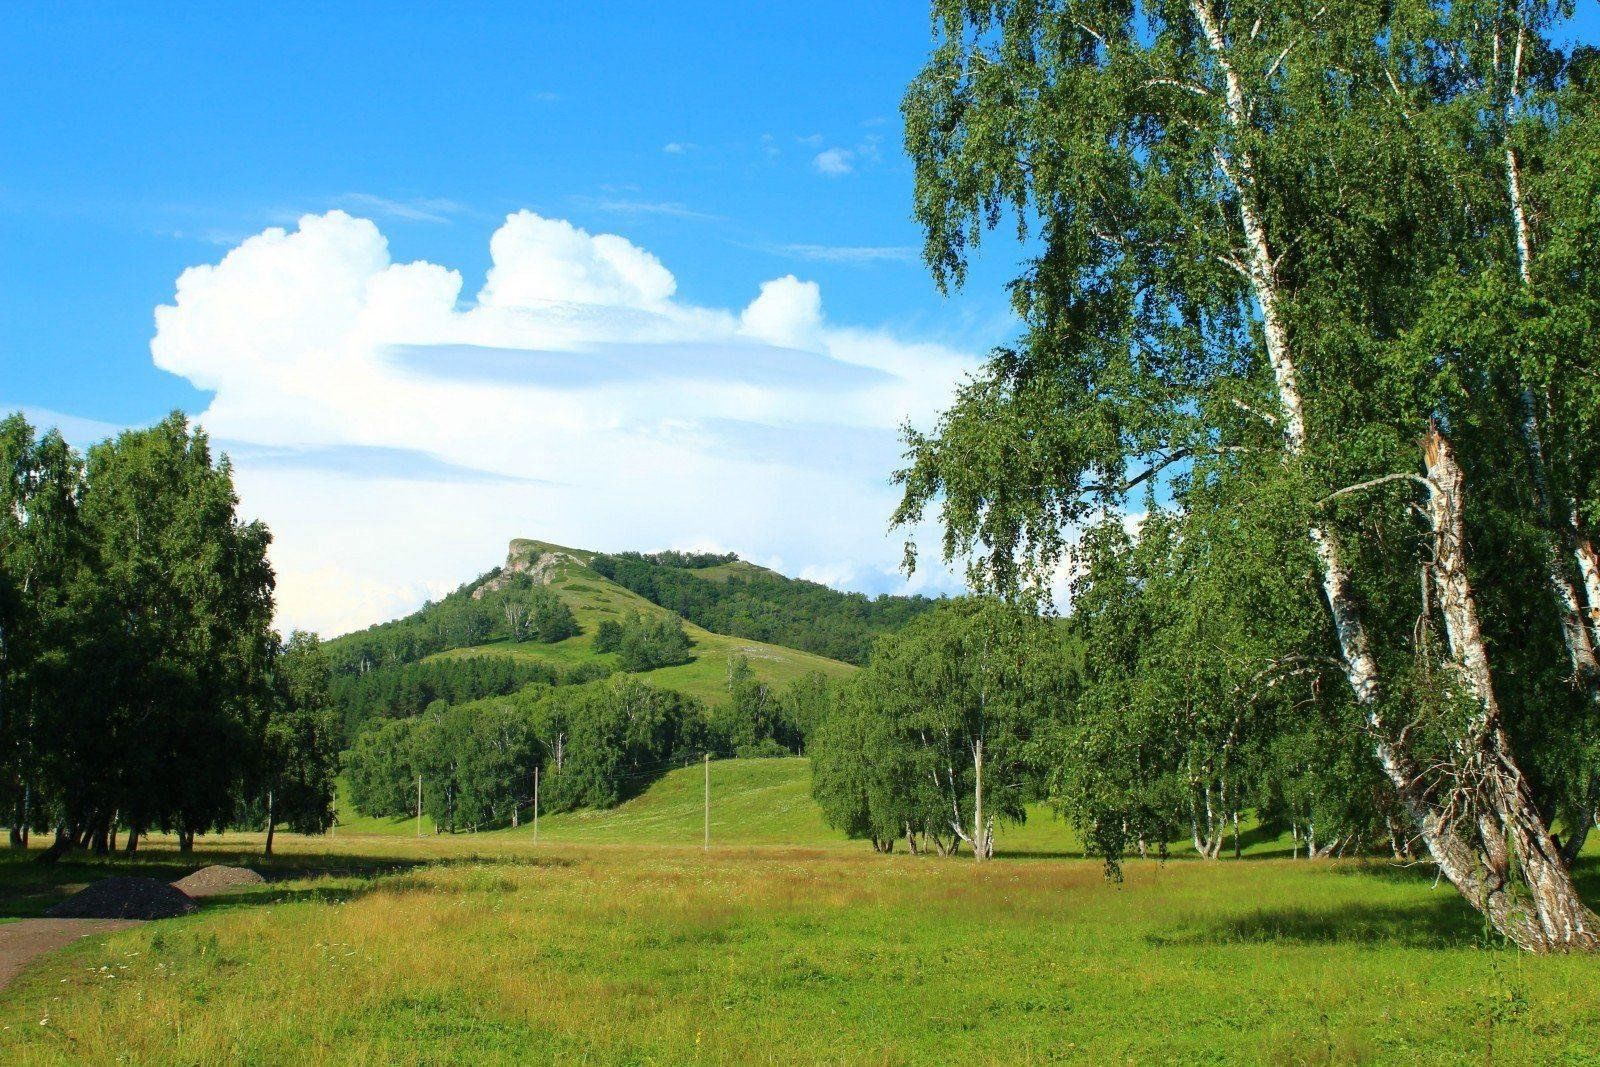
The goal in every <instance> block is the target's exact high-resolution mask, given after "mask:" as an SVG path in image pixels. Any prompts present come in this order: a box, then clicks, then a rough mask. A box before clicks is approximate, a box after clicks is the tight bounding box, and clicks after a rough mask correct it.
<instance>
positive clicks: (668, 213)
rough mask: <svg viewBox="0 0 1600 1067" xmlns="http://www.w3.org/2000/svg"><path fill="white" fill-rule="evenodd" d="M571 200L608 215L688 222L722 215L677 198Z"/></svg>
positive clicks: (721, 217) (590, 197)
mask: <svg viewBox="0 0 1600 1067" xmlns="http://www.w3.org/2000/svg"><path fill="white" fill-rule="evenodd" d="M572 202H573V203H574V204H577V205H578V206H579V207H585V208H588V209H589V210H591V211H600V212H604V213H605V214H608V215H634V216H638V215H659V216H663V217H665V218H672V219H686V220H688V221H690V222H722V221H724V218H723V216H721V215H713V214H710V213H709V212H705V211H696V210H695V209H694V208H692V207H690V206H689V205H687V204H684V203H681V202H679V201H677V200H632V199H625V198H621V197H592V196H575V197H573V198H572Z"/></svg>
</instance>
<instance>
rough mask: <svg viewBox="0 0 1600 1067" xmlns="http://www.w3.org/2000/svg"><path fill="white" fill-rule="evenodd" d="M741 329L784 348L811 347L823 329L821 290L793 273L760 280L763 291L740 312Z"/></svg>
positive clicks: (813, 283)
mask: <svg viewBox="0 0 1600 1067" xmlns="http://www.w3.org/2000/svg"><path fill="white" fill-rule="evenodd" d="M739 328H740V330H741V331H742V332H744V333H746V334H748V335H750V336H751V337H755V338H757V339H759V340H762V341H767V342H769V343H771V344H775V345H781V346H783V347H785V348H811V347H813V346H814V345H816V343H817V340H818V335H819V331H820V330H821V329H822V290H821V289H820V288H819V287H818V286H817V283H816V282H803V281H801V280H800V279H799V278H796V277H795V276H794V275H793V274H786V275H784V276H783V277H782V278H777V279H774V280H773V281H770V282H762V283H761V294H760V295H759V296H757V297H756V298H755V299H754V300H752V301H751V302H750V306H749V307H747V308H745V309H744V311H743V312H742V313H740V315H739Z"/></svg>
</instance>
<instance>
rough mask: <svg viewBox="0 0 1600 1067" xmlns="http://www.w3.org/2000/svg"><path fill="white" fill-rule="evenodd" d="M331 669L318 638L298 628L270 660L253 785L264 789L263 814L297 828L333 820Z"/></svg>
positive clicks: (321, 827) (319, 829)
mask: <svg viewBox="0 0 1600 1067" xmlns="http://www.w3.org/2000/svg"><path fill="white" fill-rule="evenodd" d="M332 674H333V672H332V668H331V667H330V666H329V664H328V658H327V656H326V655H325V654H324V653H323V650H322V643H321V641H319V640H318V639H317V636H316V635H315V634H309V633H305V632H302V631H299V630H297V631H295V632H294V633H292V634H290V635H289V640H288V642H287V643H286V644H285V645H284V646H283V648H282V649H281V650H280V651H279V652H278V654H277V655H276V657H275V658H274V660H273V677H272V694H273V699H272V702H271V704H270V705H269V707H268V712H267V722H266V729H265V737H264V748H263V754H262V763H263V770H264V773H263V775H262V781H261V783H260V784H259V786H258V790H264V791H265V793H266V801H265V807H266V808H267V811H266V816H267V818H268V820H270V822H271V823H272V824H274V825H275V824H276V823H278V822H282V823H283V824H284V826H285V827H287V828H288V829H289V830H291V831H293V832H294V833H297V834H320V833H323V832H324V831H326V830H327V829H328V827H329V826H331V825H332V824H333V801H334V796H333V781H334V775H335V773H336V772H337V770H338V763H339V750H338V737H339V734H338V722H337V720H336V719H335V717H334V710H333V706H332V703H331V700H330V697H329V692H328V683H329V681H330V680H331V678H332ZM258 800H259V798H258Z"/></svg>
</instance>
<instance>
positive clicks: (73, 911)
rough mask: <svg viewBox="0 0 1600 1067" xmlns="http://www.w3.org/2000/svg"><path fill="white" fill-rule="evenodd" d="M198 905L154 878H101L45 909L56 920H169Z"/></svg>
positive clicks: (184, 894) (185, 895)
mask: <svg viewBox="0 0 1600 1067" xmlns="http://www.w3.org/2000/svg"><path fill="white" fill-rule="evenodd" d="M199 906H200V905H198V904H196V903H195V902H194V901H193V900H192V899H190V897H189V894H187V893H185V892H184V891H183V890H181V889H177V888H174V887H173V886H170V885H168V884H167V883H166V882H163V881H160V880H159V879H156V878H129V877H117V878H104V879H101V880H100V881H98V882H95V883H94V884H93V885H90V886H87V887H85V888H84V889H82V890H80V891H78V892H76V893H74V894H73V895H72V896H70V897H68V898H67V899H66V900H63V901H62V902H61V903H59V904H55V905H52V906H51V907H49V908H46V909H45V914H46V915H49V916H52V917H54V918H58V919H170V918H172V917H173V916H175V915H187V914H189V913H190V912H191V911H194V910H195V909H196V908H198V907H199Z"/></svg>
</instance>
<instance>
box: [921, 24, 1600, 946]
mask: <svg viewBox="0 0 1600 1067" xmlns="http://www.w3.org/2000/svg"><path fill="white" fill-rule="evenodd" d="M933 8H934V12H935V18H934V25H935V37H936V40H935V45H934V49H933V52H932V54H931V56H930V58H929V61H928V64H927V66H926V68H925V69H924V71H923V72H922V74H921V75H920V76H919V77H918V78H917V79H916V81H915V82H914V83H913V84H912V86H911V88H910V89H909V91H908V93H907V95H906V98H905V101H904V111H905V117H906V139H907V149H908V152H909V154H910V155H911V157H912V159H913V160H914V163H915V167H916V173H917V189H916V211H917V215H918V218H919V220H920V222H921V223H922V225H923V227H924V232H925V235H926V258H927V261H928V263H929V264H930V266H931V267H932V268H933V271H934V273H935V276H936V278H937V280H938V281H939V283H940V284H941V285H952V284H953V285H959V284H961V283H962V281H963V280H964V277H965V270H966V257H967V253H968V249H970V248H971V247H973V246H974V245H976V244H977V243H978V242H979V240H980V239H981V238H982V237H983V236H984V234H985V233H986V232H987V231H988V230H989V229H991V228H992V227H994V226H996V225H998V224H1000V222H1001V220H1002V219H1006V218H1008V216H1009V215H1010V214H1011V213H1012V212H1013V211H1014V212H1015V214H1016V216H1018V217H1020V219H1021V220H1022V222H1023V226H1022V234H1023V235H1024V237H1026V238H1028V239H1030V240H1032V241H1036V242H1037V244H1036V246H1035V247H1036V248H1037V255H1036V256H1035V257H1034V258H1032V259H1031V260H1029V262H1028V263H1027V264H1026V265H1025V267H1024V269H1023V271H1022V273H1021V275H1020V276H1019V277H1018V278H1017V279H1016V280H1015V281H1014V283H1013V285H1012V289H1011V292H1012V294H1013V298H1014V303H1015V306H1016V310H1017V312H1018V315H1019V318H1020V319H1021V321H1022V323H1023V328H1022V330H1021V331H1020V335H1019V337H1018V339H1017V341H1016V343H1015V344H1014V345H1011V346H1009V347H1006V348H1004V349H1001V350H998V351H996V352H995V353H994V355H993V357H992V359H991V360H990V362H989V364H988V365H987V366H986V367H985V368H984V370H983V371H982V372H981V373H980V374H978V375H977V376H975V377H974V378H973V379H972V380H971V381H970V382H968V383H966V384H965V385H964V386H963V387H962V388H961V389H960V390H959V392H958V394H957V396H956V398H955V400H954V403H953V405H952V407H951V408H950V409H949V410H948V411H947V412H946V413H945V414H944V415H943V416H942V417H941V419H940V420H939V422H938V424H937V425H936V426H935V427H934V428H933V430H932V432H930V433H926V434H923V433H916V432H912V433H909V434H908V458H909V463H908V466H907V467H906V468H905V469H904V470H902V471H900V472H899V474H898V480H899V481H900V483H901V485H902V486H903V487H904V490H905V496H904V498H903V502H902V506H901V508H900V510H899V512H898V514H897V520H898V521H900V522H902V523H904V524H908V525H911V524H915V523H917V522H919V521H921V520H922V519H923V518H924V517H925V516H926V515H927V513H928V512H929V511H930V510H932V511H934V512H936V514H937V518H938V519H939V520H940V522H941V524H942V525H943V527H944V533H945V536H944V539H943V545H942V547H943V550H944V554H945V556H946V558H954V557H957V556H968V557H974V558H975V560H976V562H975V565H974V566H973V567H972V569H971V577H972V582H973V584H974V585H975V586H976V587H978V588H981V589H985V590H988V591H992V592H995V593H998V594H1000V595H1003V596H1007V597H1012V598H1016V599H1018V600H1023V599H1025V598H1026V597H1027V596H1029V595H1030V594H1031V593H1034V592H1037V591H1038V590H1040V589H1041V588H1045V587H1048V586H1049V585H1050V584H1051V583H1052V582H1054V581H1055V580H1057V579H1058V578H1059V576H1060V575H1061V574H1062V568H1063V565H1064V564H1065V563H1067V562H1068V561H1069V557H1071V562H1073V563H1074V564H1075V565H1076V566H1075V568H1074V571H1075V573H1077V574H1078V576H1079V582H1078V590H1077V594H1078V601H1077V603H1076V604H1075V607H1074V615H1073V618H1074V625H1075V626H1078V627H1081V629H1082V634H1083V637H1084V639H1085V641H1086V645H1087V648H1086V655H1085V664H1086V667H1085V670H1084V673H1083V677H1082V684H1081V692H1080V693H1079V696H1078V698H1077V699H1076V700H1074V701H1073V702H1072V703H1071V705H1070V706H1069V708H1068V715H1067V717H1066V721H1065V722H1064V724H1063V727H1062V731H1061V736H1060V738H1059V739H1058V740H1057V741H1056V742H1054V743H1052V744H1051V745H1050V747H1049V755H1048V756H1047V757H1046V758H1047V759H1048V761H1049V763H1050V767H1051V772H1052V776H1053V780H1054V781H1055V782H1056V783H1057V791H1058V798H1059V800H1060V801H1061V803H1062V804H1063V806H1064V807H1065V808H1066V810H1067V811H1068V812H1069V813H1070V814H1071V815H1072V816H1073V818H1074V819H1075V820H1076V821H1077V822H1078V823H1079V824H1080V826H1081V827H1082V828H1083V829H1084V830H1085V831H1086V835H1087V840H1088V841H1089V843H1090V845H1091V846H1092V847H1093V848H1094V849H1096V850H1097V851H1099V852H1101V853H1103V854H1104V855H1105V856H1106V857H1107V859H1108V861H1109V862H1110V863H1112V864H1113V865H1114V864H1115V862H1116V860H1117V858H1118V857H1119V856H1120V855H1122V853H1123V851H1124V849H1126V848H1127V847H1129V846H1130V845H1132V846H1135V847H1136V846H1137V845H1138V843H1139V842H1140V841H1141V840H1143V841H1146V842H1148V841H1150V840H1151V839H1154V840H1160V839H1162V838H1163V837H1164V836H1165V835H1168V834H1170V833H1171V832H1173V830H1174V829H1176V828H1177V827H1180V826H1182V825H1184V824H1188V825H1189V827H1190V828H1191V832H1192V833H1193V834H1194V837H1195V842H1196V846H1197V848H1200V849H1201V850H1202V851H1203V852H1206V853H1208V854H1213V855H1214V854H1215V853H1216V851H1217V850H1218V848H1219V844H1218V842H1219V840H1220V837H1221V829H1220V828H1221V827H1222V826H1224V825H1226V826H1228V827H1229V828H1230V829H1231V824H1232V822H1233V818H1234V816H1235V815H1236V813H1237V812H1238V811H1239V809H1240V808H1241V807H1242V806H1244V805H1246V804H1249V805H1253V806H1255V807H1257V808H1258V809H1259V810H1263V811H1266V812H1268V813H1269V814H1275V815H1276V816H1277V817H1279V818H1282V819H1285V820H1286V821H1289V822H1290V823H1292V824H1293V825H1294V827H1295V828H1296V830H1297V832H1299V833H1301V834H1302V835H1303V836H1305V837H1307V838H1309V839H1310V840H1311V842H1312V843H1313V844H1314V846H1315V847H1316V848H1317V849H1318V850H1319V851H1320V850H1321V849H1323V848H1324V847H1326V843H1327V842H1329V841H1331V840H1334V839H1338V840H1340V841H1341V842H1344V841H1356V842H1357V843H1358V846H1359V845H1364V844H1365V843H1366V842H1369V841H1370V840H1371V839H1372V838H1374V837H1378V838H1388V837H1391V836H1392V837H1393V840H1394V842H1395V843H1394V846H1393V847H1394V848H1395V850H1396V851H1398V852H1400V853H1402V854H1404V853H1405V852H1406V851H1407V850H1408V849H1415V850H1416V851H1417V852H1418V853H1419V854H1421V853H1425V854H1426V857H1427V858H1428V859H1429V860H1431V862H1433V863H1434V864H1435V865H1436V866H1437V869H1438V872H1439V874H1440V875H1441V877H1443V878H1444V879H1447V880H1448V881H1449V882H1450V883H1451V884H1453V885H1454V886H1455V887H1456V888H1457V889H1458V890H1459V891H1460V893H1461V894H1462V896H1463V898H1464V899H1465V900H1466V901H1467V902H1468V903H1469V904H1471V905H1472V906H1473V907H1474V908H1476V909H1477V910H1478V911H1480V912H1481V913H1482V914H1483V916H1484V918H1485V921H1486V922H1487V923H1489V924H1491V925H1492V926H1493V927H1494V928H1495V929H1497V930H1498V931H1499V932H1500V933H1502V934H1503V935H1504V936H1506V937H1507V938H1509V939H1511V940H1513V941H1514V942H1516V943H1517V944H1519V945H1521V946H1523V947H1525V948H1527V949H1530V950H1534V951H1541V952H1543V951H1565V950H1575V949H1578V950H1594V949H1597V948H1600V917H1597V916H1596V915H1595V914H1594V913H1593V912H1592V911H1591V910H1590V909H1589V908H1588V907H1587V906H1586V905H1585V903H1584V902H1583V900H1582V899H1581V897H1580V896H1579V894H1578V891H1577V888H1576V886H1575V883H1574V881H1573V878H1572V873H1571V864H1572V861H1573V858H1574V857H1575V855H1576V850H1577V847H1578V846H1580V845H1581V844H1582V841H1583V839H1584V836H1585V834H1586V833H1587V831H1588V829H1589V827H1590V826H1592V825H1593V824H1594V821H1595V818H1596V815H1597V809H1600V660H1597V655H1596V647H1597V645H1600V551H1597V549H1600V546H1597V543H1596V542H1597V536H1596V534H1595V530H1596V528H1597V526H1600V463H1597V462H1596V458H1597V449H1600V443H1597V442H1600V436H1597V434H1596V433H1595V430H1596V423H1597V418H1600V415H1597V413H1600V343H1597V339H1600V269H1597V268H1596V262H1597V261H1596V257H1595V255H1594V249H1595V248H1596V247H1597V240H1600V57H1597V55H1596V53H1595V52H1594V51H1593V50H1589V49H1579V50H1577V51H1576V52H1574V53H1572V54H1566V53H1563V52H1562V51H1560V50H1559V49H1557V48H1556V47H1554V45H1553V44H1552V42H1551V39H1550V31H1551V28H1552V26H1553V25H1555V24H1557V23H1558V21H1559V20H1560V19H1561V18H1562V17H1563V16H1564V15H1565V14H1567V13H1570V10H1571V5H1570V4H1564V3H1559V2H1555V3H1551V2H1543V0H1530V2H1526V3H1517V4H1506V3H1476V2H1459V0H1452V2H1449V3H1446V2H1444V0H1418V2H1416V3H1405V4H1388V3H1349V4H1338V5H1306V6H1304V7H1301V6H1297V5H1288V4H1268V3H1226V4H1225V3H1222V2H1221V0H1187V2H1185V3H1178V4H1155V3H1132V4H1129V3H1121V2H1117V3H1113V2H1105V0H1053V2H1047V3H1038V4H1025V5H1015V4H988V3H976V4H974V3H967V2H965V0H935V3H934V4H933ZM1136 490H1137V491H1138V493H1139V495H1138V496H1136V495H1135V491H1136ZM1129 512H1139V513H1143V514H1145V515H1148V519H1147V520H1146V521H1145V522H1144V523H1143V526H1142V528H1141V529H1140V531H1139V532H1138V533H1137V534H1135V535H1131V536H1130V535H1129V534H1128V533H1127V531H1126V530H1125V529H1124V527H1123V524H1124V522H1125V519H1124V516H1125V515H1127V514H1128V513H1129ZM1086 528H1087V530H1088V533H1087V534H1085V533H1084V531H1085V530H1086ZM1373 757H1376V758H1373ZM1296 763H1298V764H1300V765H1301V766H1302V767H1303V768H1304V771H1303V773H1298V774H1291V773H1285V772H1286V770H1288V769H1290V768H1292V766H1293V765H1294V764H1296Z"/></svg>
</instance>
